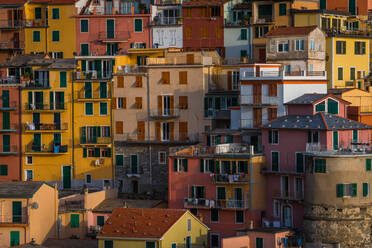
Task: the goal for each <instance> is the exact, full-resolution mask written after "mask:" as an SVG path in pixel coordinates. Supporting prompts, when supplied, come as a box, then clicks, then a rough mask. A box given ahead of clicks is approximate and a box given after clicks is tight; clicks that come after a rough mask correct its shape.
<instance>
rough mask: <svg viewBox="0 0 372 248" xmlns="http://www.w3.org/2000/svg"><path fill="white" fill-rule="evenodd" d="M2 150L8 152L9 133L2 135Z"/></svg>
mask: <svg viewBox="0 0 372 248" xmlns="http://www.w3.org/2000/svg"><path fill="white" fill-rule="evenodd" d="M3 152H10V135H3Z"/></svg>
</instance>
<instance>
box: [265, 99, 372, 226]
mask: <svg viewBox="0 0 372 248" xmlns="http://www.w3.org/2000/svg"><path fill="white" fill-rule="evenodd" d="M349 104H350V103H349V102H346V101H344V100H342V99H340V98H338V97H335V96H333V95H327V94H315V93H314V94H304V95H303V96H300V97H298V98H296V99H294V100H292V101H290V102H288V103H286V105H287V108H288V115H286V116H282V117H280V118H278V119H276V120H273V121H271V122H269V123H267V124H265V125H263V127H262V145H263V147H264V154H266V169H265V170H264V174H265V175H266V180H267V185H268V186H267V196H266V197H267V205H266V215H265V218H264V222H265V221H266V222H267V223H269V225H271V226H282V227H295V228H299V229H301V228H303V218H304V204H303V200H304V190H305V191H306V192H307V190H308V189H307V187H309V188H312V187H313V186H312V185H311V184H308V186H306V185H305V184H304V172H305V167H306V168H309V166H310V165H311V164H312V163H314V164H315V167H314V168H315V169H314V170H315V172H319V173H324V172H325V166H324V164H323V162H322V161H321V160H316V159H315V160H312V159H311V160H308V159H307V157H306V154H307V153H311V152H329V154H333V153H337V152H338V151H340V152H341V153H342V152H343V151H349V150H354V149H357V145H358V144H361V143H368V144H369V140H370V130H369V129H370V127H369V126H367V125H365V124H362V123H359V122H355V121H352V120H349V119H346V118H345V117H346V111H347V106H348V105H349ZM283 140H284V141H283ZM285 144H291V146H286V145H285ZM309 199H310V198H309ZM305 205H306V204H305Z"/></svg>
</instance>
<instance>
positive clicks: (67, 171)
mask: <svg viewBox="0 0 372 248" xmlns="http://www.w3.org/2000/svg"><path fill="white" fill-rule="evenodd" d="M62 172H63V175H62V177H63V188H64V189H69V188H71V166H63V171H62Z"/></svg>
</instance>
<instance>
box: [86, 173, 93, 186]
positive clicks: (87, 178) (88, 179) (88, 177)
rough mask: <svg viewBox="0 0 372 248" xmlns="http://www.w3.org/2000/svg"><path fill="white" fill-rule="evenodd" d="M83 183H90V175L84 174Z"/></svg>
mask: <svg viewBox="0 0 372 248" xmlns="http://www.w3.org/2000/svg"><path fill="white" fill-rule="evenodd" d="M85 183H87V184H90V183H92V175H91V174H86V175H85Z"/></svg>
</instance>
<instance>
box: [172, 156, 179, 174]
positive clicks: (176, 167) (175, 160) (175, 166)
mask: <svg viewBox="0 0 372 248" xmlns="http://www.w3.org/2000/svg"><path fill="white" fill-rule="evenodd" d="M173 170H174V171H178V159H176V158H174V161H173Z"/></svg>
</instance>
